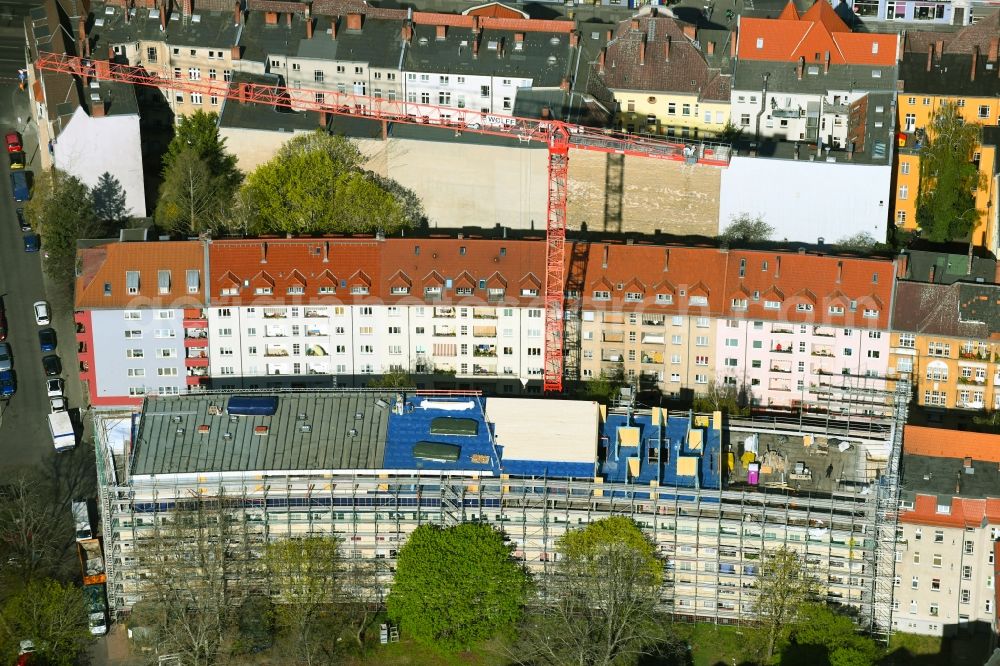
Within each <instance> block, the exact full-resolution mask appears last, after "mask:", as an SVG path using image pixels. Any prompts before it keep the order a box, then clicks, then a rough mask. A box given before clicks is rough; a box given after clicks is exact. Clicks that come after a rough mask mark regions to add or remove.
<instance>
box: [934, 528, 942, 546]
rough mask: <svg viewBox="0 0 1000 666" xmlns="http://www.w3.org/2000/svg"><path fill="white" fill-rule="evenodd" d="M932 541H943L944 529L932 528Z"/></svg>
mask: <svg viewBox="0 0 1000 666" xmlns="http://www.w3.org/2000/svg"><path fill="white" fill-rule="evenodd" d="M934 543H944V530H934Z"/></svg>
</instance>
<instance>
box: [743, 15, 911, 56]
mask: <svg viewBox="0 0 1000 666" xmlns="http://www.w3.org/2000/svg"><path fill="white" fill-rule="evenodd" d="M898 40H899V36H898V35H895V34H881V33H854V32H851V31H850V28H848V27H847V25H846V24H844V22H843V21H842V20H840V17H839V16H837V14H836V12H834V11H833V8H832V7H831V6H830V4H829V3H828V2H826V1H825V0H817V2H816V3H815V4H814V5H813V6H812V7H810V8H809V10H808V11H807V12H806V13H805V14H803V15H802V16H801V17H799V16H797V12H796V11H795V9H794V7H792V6H791V3H789V6H788V7H786V8H785V10H784V11H782V13H781V15H780V16H779V17H778V18H777V19H760V18H744V17H741V18H740V23H739V40H738V45H737V58H738V59H743V60H768V61H777V62H798V60H799V58H805V61H806V62H807V63H824V62H825V61H826V54H827V53H829V54H830V64H832V65H880V66H892V65H895V64H896V45H897V42H898ZM758 45H759V46H758Z"/></svg>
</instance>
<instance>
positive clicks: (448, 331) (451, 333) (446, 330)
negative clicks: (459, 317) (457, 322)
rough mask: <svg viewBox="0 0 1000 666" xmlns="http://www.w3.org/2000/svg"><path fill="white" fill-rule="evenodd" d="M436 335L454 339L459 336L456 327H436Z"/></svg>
mask: <svg viewBox="0 0 1000 666" xmlns="http://www.w3.org/2000/svg"><path fill="white" fill-rule="evenodd" d="M434 335H436V336H438V337H445V338H452V337H455V335H457V333H456V331H455V327H454V326H435V327H434Z"/></svg>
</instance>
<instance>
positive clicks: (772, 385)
mask: <svg viewBox="0 0 1000 666" xmlns="http://www.w3.org/2000/svg"><path fill="white" fill-rule="evenodd" d="M767 388H768V390H771V391H791V390H792V385H791V382H789V381H788V380H787V379H772V380H771V381H770V382H769V383H768V385H767Z"/></svg>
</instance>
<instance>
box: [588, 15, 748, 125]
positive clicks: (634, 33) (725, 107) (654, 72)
mask: <svg viewBox="0 0 1000 666" xmlns="http://www.w3.org/2000/svg"><path fill="white" fill-rule="evenodd" d="M609 33H610V39H609V40H608V43H607V46H606V47H605V49H603V50H602V52H601V53H600V55H599V56H598V60H597V67H598V74H599V75H600V76H601V78H602V80H603V81H604V84H605V85H606V86H607V87H608V89H609V90H610V91H611V92H612V94H613V95H614V99H615V102H616V104H617V106H618V109H617V125H618V127H619V128H622V129H624V130H626V131H628V132H648V133H650V134H665V135H667V136H680V137H696V138H697V137H706V136H707V137H714V136H716V135H717V134H718V133H720V132H721V131H722V129H723V128H724V127H725V125H726V123H727V122H729V93H730V86H731V83H732V77H731V75H730V74H729V73H728V72H723V70H722V60H721V59H720V58H719V57H718V56H716V48H717V47H716V43H715V42H714V41H709V39H706V34H707V33H706V32H705V31H703V33H704V34H702V35H701V40H704V41H703V42H702V41H700V40H699V35H698V30H697V28H696V26H694V25H691V24H687V23H683V22H681V21H679V20H678V19H676V18H674V16H673V15H671V14H667V13H664V14H663V15H661V14H659V13H658V11H657V8H655V7H653V8H651V10H650V13H648V14H645V15H637V16H635V17H633V18H631V19H627V20H625V21H621V22H619V23H618V25H617V26H616V27H615V29H614V31H613V32H611V31H609ZM724 34H726V35H727V36H728V33H724ZM727 46H728V44H719V46H718V48H720V50H722V51H723V52H724V51H725V49H726V48H727Z"/></svg>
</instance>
